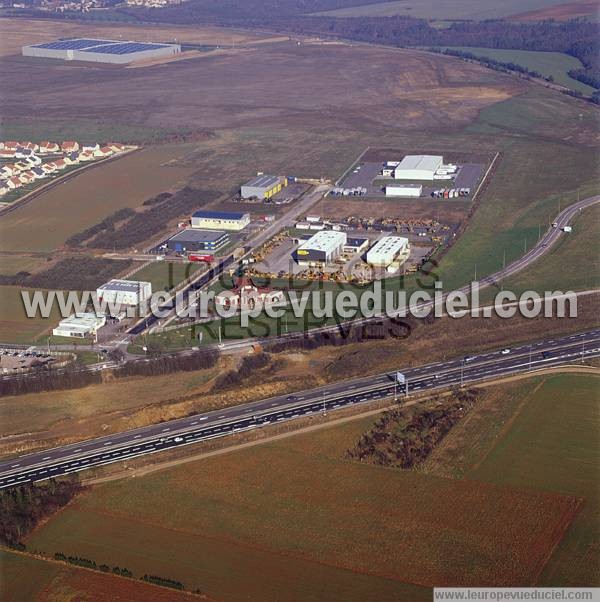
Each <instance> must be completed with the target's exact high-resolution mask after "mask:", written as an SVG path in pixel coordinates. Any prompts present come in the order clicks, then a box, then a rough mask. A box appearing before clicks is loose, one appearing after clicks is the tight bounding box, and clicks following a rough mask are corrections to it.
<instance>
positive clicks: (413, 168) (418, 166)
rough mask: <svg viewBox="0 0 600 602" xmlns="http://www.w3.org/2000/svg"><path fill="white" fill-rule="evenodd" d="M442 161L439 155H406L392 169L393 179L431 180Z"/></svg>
mask: <svg viewBox="0 0 600 602" xmlns="http://www.w3.org/2000/svg"><path fill="white" fill-rule="evenodd" d="M443 163H444V157H441V156H440V155H406V157H404V159H402V161H400V163H398V165H397V166H396V167H395V169H394V179H395V180H433V176H434V175H435V172H436V171H437V170H438V169H440V167H441V166H442V165H443Z"/></svg>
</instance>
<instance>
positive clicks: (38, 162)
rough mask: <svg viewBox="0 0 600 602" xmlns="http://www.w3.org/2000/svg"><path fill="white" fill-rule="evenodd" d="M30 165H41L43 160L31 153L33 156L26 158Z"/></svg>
mask: <svg viewBox="0 0 600 602" xmlns="http://www.w3.org/2000/svg"><path fill="white" fill-rule="evenodd" d="M25 161H27V163H28V164H29V165H41V164H42V160H41V159H40V157H38V156H37V155H31V157H27V158H26V159H25Z"/></svg>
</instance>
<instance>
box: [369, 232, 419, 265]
mask: <svg viewBox="0 0 600 602" xmlns="http://www.w3.org/2000/svg"><path fill="white" fill-rule="evenodd" d="M409 254H410V246H409V244H408V238H404V237H402V236H384V237H383V238H381V239H379V240H378V241H377V242H376V243H375V244H374V245H373V246H372V247H371V248H370V249H369V250H368V251H367V263H369V264H371V265H372V266H375V267H383V268H386V267H388V266H389V265H391V264H392V263H395V262H396V263H401V262H403V261H406V260H407V259H408V256H409Z"/></svg>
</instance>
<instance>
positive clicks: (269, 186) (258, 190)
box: [241, 174, 287, 199]
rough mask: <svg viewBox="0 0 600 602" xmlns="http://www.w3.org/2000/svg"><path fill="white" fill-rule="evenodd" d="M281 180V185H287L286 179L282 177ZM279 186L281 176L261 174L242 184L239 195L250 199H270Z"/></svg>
mask: <svg viewBox="0 0 600 602" xmlns="http://www.w3.org/2000/svg"><path fill="white" fill-rule="evenodd" d="M283 181H284V184H283V185H284V186H287V179H285V178H284V180H283ZM281 186H282V184H281V178H279V177H277V176H267V175H264V174H261V175H258V176H256V177H255V178H253V179H252V180H250V181H249V182H246V183H245V184H244V185H243V186H242V188H241V195H242V198H244V199H251V198H253V197H256V198H259V199H270V198H271V197H272V196H274V195H276V194H277V193H278V192H279V191H280V190H281Z"/></svg>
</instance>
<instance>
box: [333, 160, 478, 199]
mask: <svg viewBox="0 0 600 602" xmlns="http://www.w3.org/2000/svg"><path fill="white" fill-rule="evenodd" d="M386 152H387V151H386ZM381 154H383V151H379V152H378V151H374V152H373V153H367V156H366V157H361V159H360V160H358V161H357V162H356V163H354V164H353V165H352V167H350V169H348V171H347V172H346V173H345V174H344V176H342V178H340V180H339V181H338V182H337V183H336V186H335V187H334V188H333V190H332V191H331V196H333V197H356V196H358V197H367V198H388V199H390V200H392V199H395V198H396V199H403V198H404V199H425V198H428V197H434V198H440V199H464V200H469V197H470V196H471V195H472V194H473V193H474V192H475V190H476V189H477V186H478V185H479V184H480V182H481V180H482V177H483V174H484V169H485V167H486V163H485V162H484V161H486V160H482V162H474V161H472V160H471V159H469V160H467V158H463V160H457V159H455V158H454V156H453V157H452V159H451V160H450V158H449V157H444V156H442V155H411V154H404V153H401V152H397V151H389V157H390V158H388V159H385V160H383V161H381V160H375V159H374V158H373V159H372V158H371V156H373V155H381ZM370 155H371V156H370ZM392 157H401V159H397V158H392ZM451 191H452V192H451ZM446 192H448V194H447V195H446V194H445V193H446Z"/></svg>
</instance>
